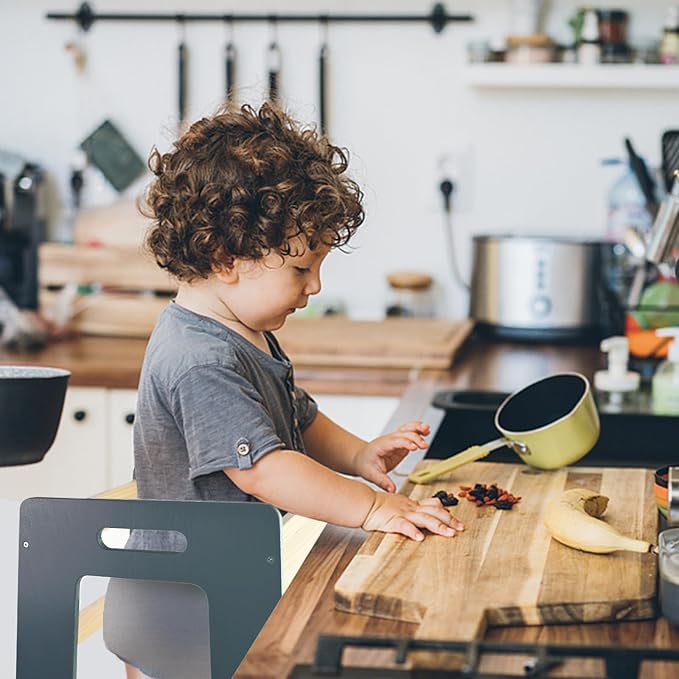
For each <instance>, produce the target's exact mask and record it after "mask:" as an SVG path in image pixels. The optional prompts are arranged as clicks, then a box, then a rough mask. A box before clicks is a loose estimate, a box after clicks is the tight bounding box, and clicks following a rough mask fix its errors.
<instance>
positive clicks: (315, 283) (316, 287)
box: [304, 276, 321, 295]
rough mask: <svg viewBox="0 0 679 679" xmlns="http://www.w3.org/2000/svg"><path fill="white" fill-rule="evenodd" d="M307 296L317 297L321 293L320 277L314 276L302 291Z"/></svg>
mask: <svg viewBox="0 0 679 679" xmlns="http://www.w3.org/2000/svg"><path fill="white" fill-rule="evenodd" d="M304 291H305V292H306V294H307V295H317V294H318V293H319V292H320V291H321V277H320V276H314V277H313V278H312V279H311V280H310V281H309V282H308V283H307V286H306V288H305V290H304Z"/></svg>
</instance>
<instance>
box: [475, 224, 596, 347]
mask: <svg viewBox="0 0 679 679" xmlns="http://www.w3.org/2000/svg"><path fill="white" fill-rule="evenodd" d="M601 245H602V244H601V243H600V242H598V241H588V240H577V239H570V238H561V237H553V236H514V235H479V236H475V237H474V239H473V263H472V282H471V291H470V293H471V294H470V315H471V317H472V318H473V319H475V320H476V322H477V327H479V328H480V329H482V330H486V331H488V332H489V333H491V334H493V335H496V336H498V337H500V338H505V339H518V340H531V339H533V340H571V339H572V340H578V339H585V338H592V339H594V338H597V337H599V336H600V335H601V318H600V316H601V314H600V311H601V305H600V303H599V287H600V282H601V280H602V279H601Z"/></svg>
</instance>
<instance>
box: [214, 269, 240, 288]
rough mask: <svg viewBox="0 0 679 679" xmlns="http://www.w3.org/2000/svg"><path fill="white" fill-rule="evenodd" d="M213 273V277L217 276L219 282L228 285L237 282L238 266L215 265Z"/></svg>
mask: <svg viewBox="0 0 679 679" xmlns="http://www.w3.org/2000/svg"><path fill="white" fill-rule="evenodd" d="M213 273H214V275H215V277H216V278H217V280H218V281H220V282H221V283H225V284H226V285H230V284H232V283H237V282H238V267H237V266H232V267H229V268H227V267H219V268H217V267H215V269H214V270H213Z"/></svg>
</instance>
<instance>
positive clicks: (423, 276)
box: [387, 271, 434, 290]
mask: <svg viewBox="0 0 679 679" xmlns="http://www.w3.org/2000/svg"><path fill="white" fill-rule="evenodd" d="M433 280H434V279H433V278H432V277H431V276H430V275H429V274H427V273H421V272H419V271H394V272H393V273H390V274H387V281H388V282H389V285H390V286H391V287H392V288H396V289H401V290H426V289H427V288H429V287H430V286H431V284H432V282H433Z"/></svg>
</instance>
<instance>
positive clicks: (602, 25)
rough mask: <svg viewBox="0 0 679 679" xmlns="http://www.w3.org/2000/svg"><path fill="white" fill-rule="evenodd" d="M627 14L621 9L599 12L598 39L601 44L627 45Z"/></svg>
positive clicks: (601, 10)
mask: <svg viewBox="0 0 679 679" xmlns="http://www.w3.org/2000/svg"><path fill="white" fill-rule="evenodd" d="M627 19H628V14H627V12H625V11H624V10H621V9H600V10H599V38H600V39H601V42H602V43H603V44H607V43H611V44H615V45H626V44H627Z"/></svg>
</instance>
